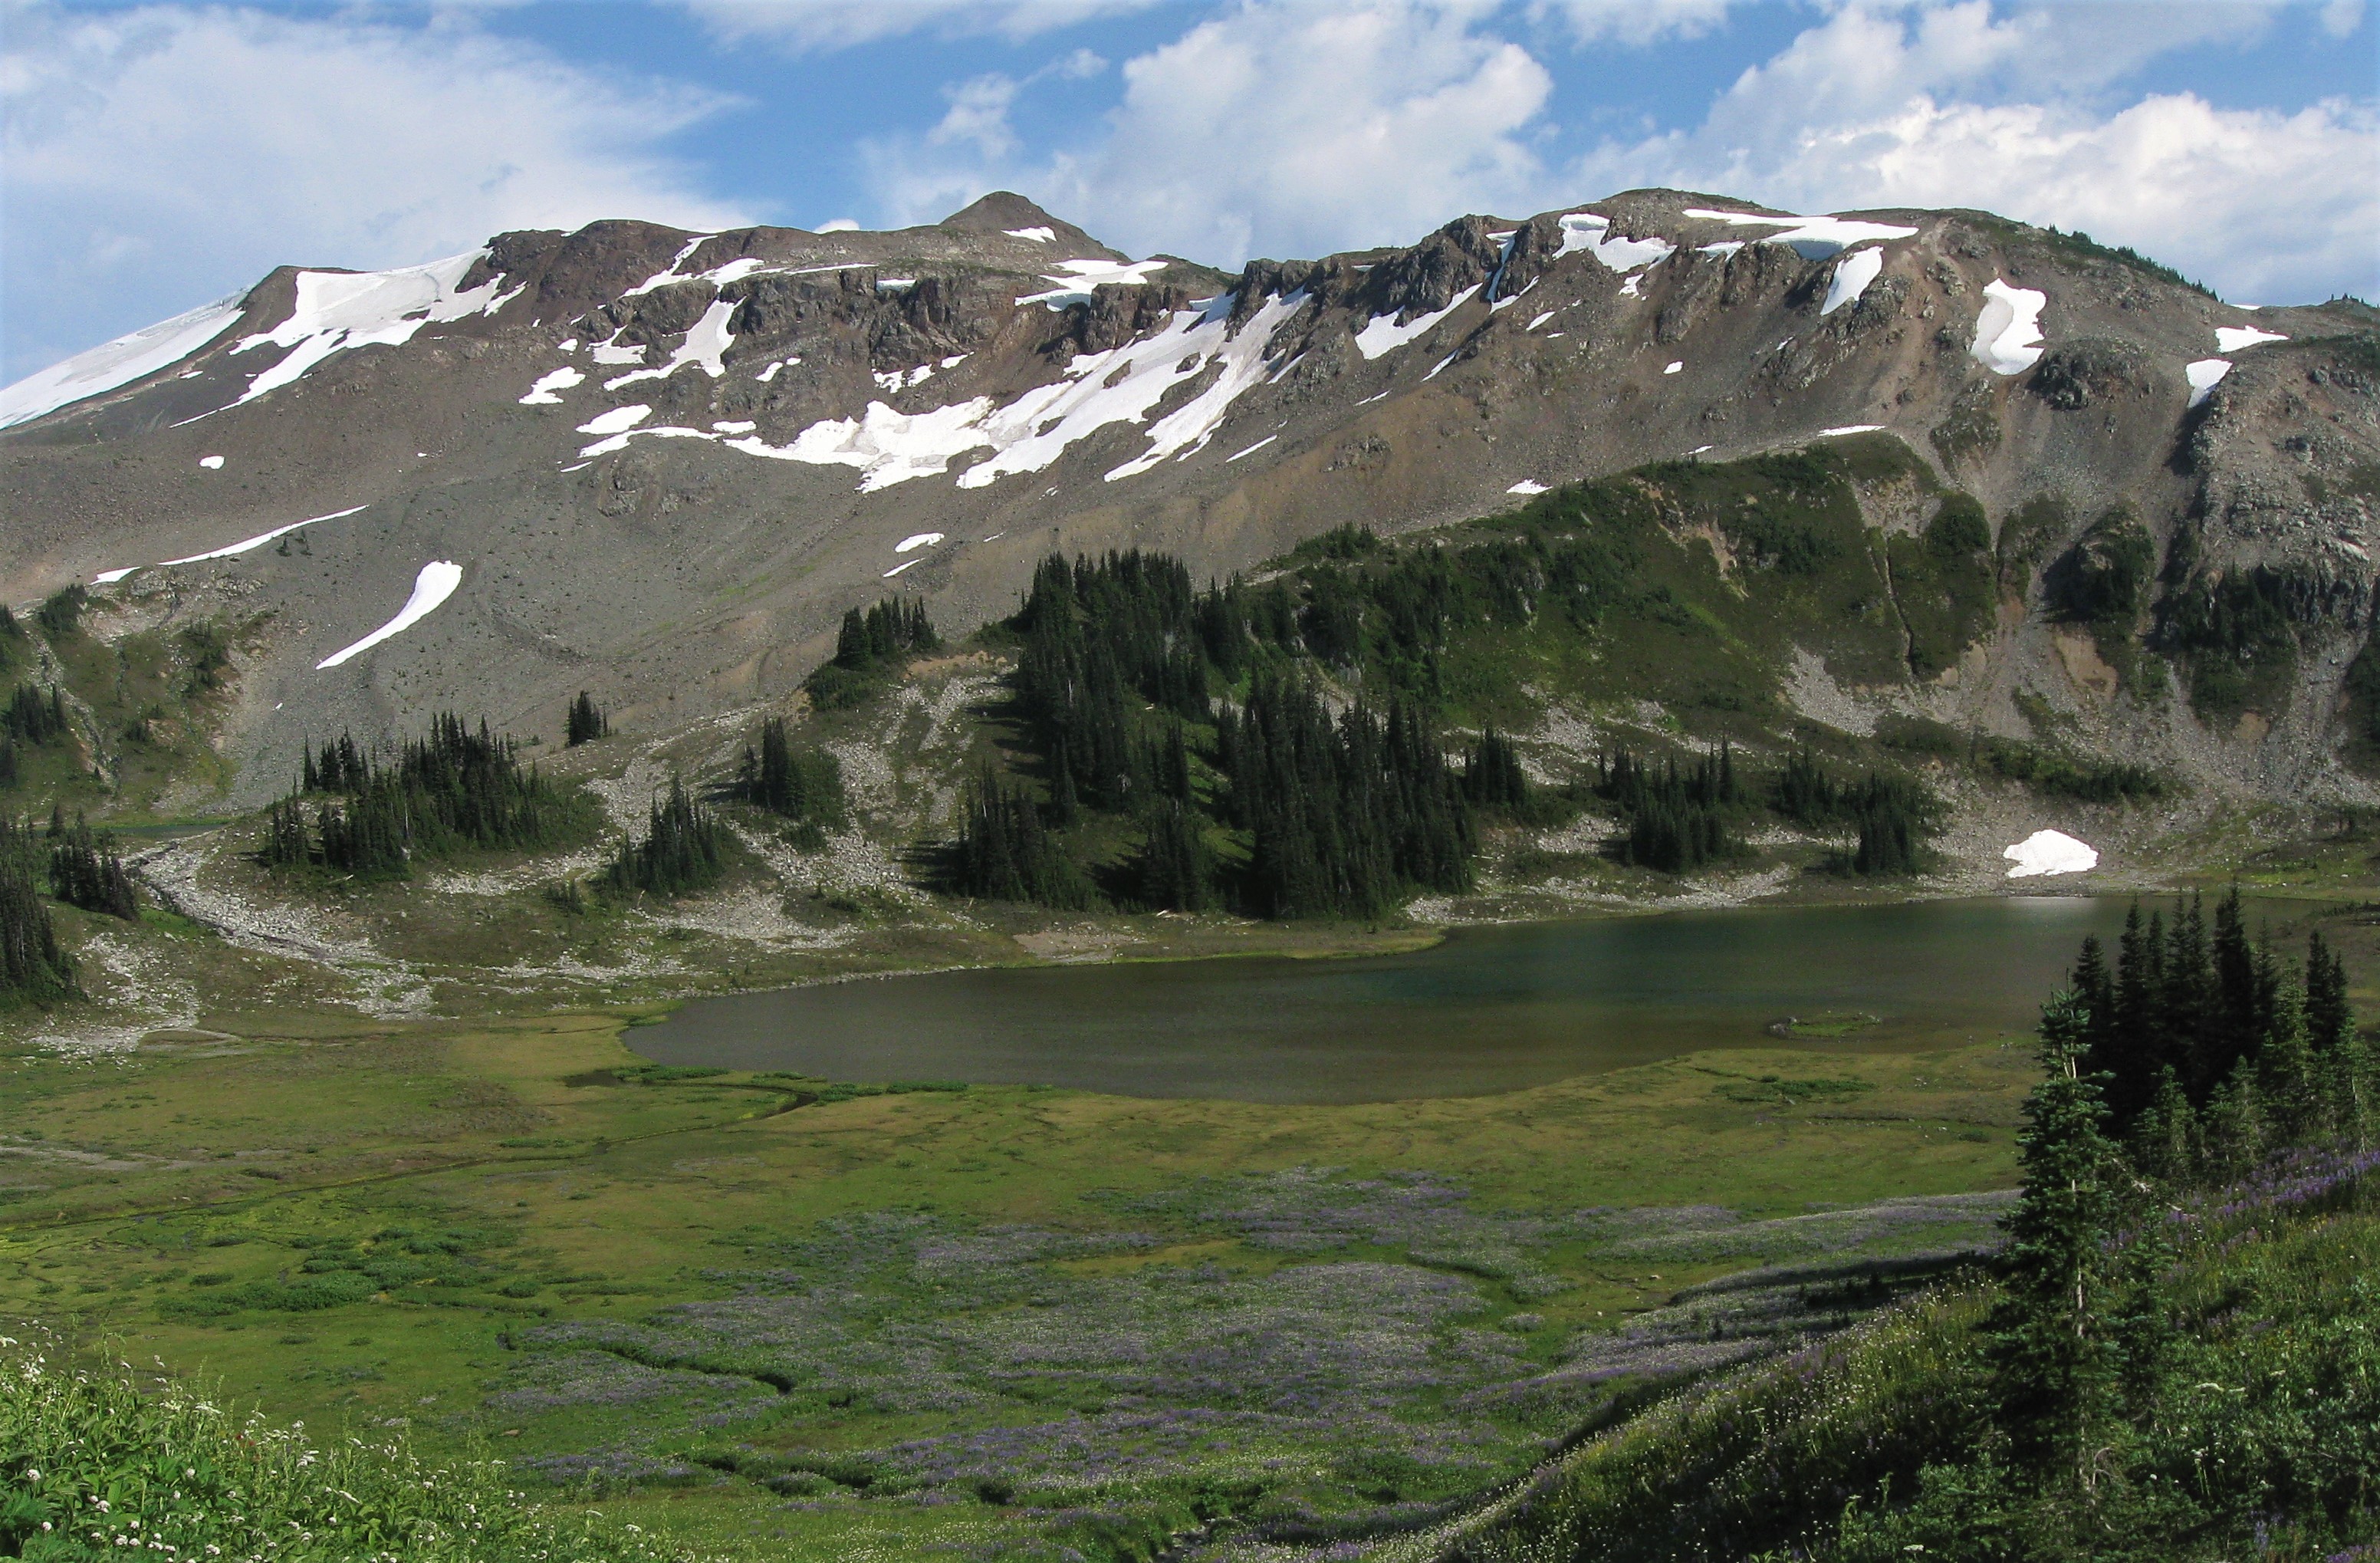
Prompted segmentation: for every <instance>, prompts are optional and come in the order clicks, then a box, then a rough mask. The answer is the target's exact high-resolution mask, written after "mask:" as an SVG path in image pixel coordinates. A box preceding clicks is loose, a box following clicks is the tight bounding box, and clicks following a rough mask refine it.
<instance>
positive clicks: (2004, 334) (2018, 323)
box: [1967, 277, 2049, 374]
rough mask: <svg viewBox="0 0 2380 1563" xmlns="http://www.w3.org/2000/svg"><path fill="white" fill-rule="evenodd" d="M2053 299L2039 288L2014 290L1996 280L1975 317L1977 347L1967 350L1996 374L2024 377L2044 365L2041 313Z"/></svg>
mask: <svg viewBox="0 0 2380 1563" xmlns="http://www.w3.org/2000/svg"><path fill="white" fill-rule="evenodd" d="M2048 302H2049V296H2048V295H2047V294H2046V293H2044V292H2042V291H2041V290H2040V289H2039V288H2036V287H2010V286H2009V285H2008V284H2007V283H2005V282H2002V281H2001V280H2000V279H1999V278H1998V277H1994V278H1992V280H1991V284H1990V286H1988V287H1985V289H1984V307H1983V309H1982V310H1980V311H1977V313H1976V315H1975V340H1974V345H1973V347H1971V348H1968V349H1967V351H1968V353H1969V354H1970V355H1971V356H1972V357H1973V359H1974V360H1975V361H1976V362H1977V363H1980V364H1982V365H1983V366H1984V367H1985V369H1988V370H1990V371H1991V372H1993V373H1994V374H2022V373H2023V372H2025V371H2026V370H2028V369H2031V368H2032V367H2033V366H2034V364H2036V363H2039V362H2040V361H2041V350H2042V343H2041V309H2042V306H2043V305H2044V304H2046V303H2048Z"/></svg>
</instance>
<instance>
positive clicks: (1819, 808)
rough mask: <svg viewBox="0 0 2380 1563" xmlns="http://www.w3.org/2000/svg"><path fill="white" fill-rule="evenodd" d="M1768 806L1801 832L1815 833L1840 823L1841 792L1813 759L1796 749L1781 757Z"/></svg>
mask: <svg viewBox="0 0 2380 1563" xmlns="http://www.w3.org/2000/svg"><path fill="white" fill-rule="evenodd" d="M1771 806H1772V807H1773V808H1775V809H1776V811H1777V812H1779V813H1780V814H1782V815H1784V816H1785V817H1786V818H1787V819H1789V820H1791V821H1792V822H1793V823H1794V824H1798V825H1802V826H1803V827H1804V828H1807V829H1812V830H1816V829H1824V828H1826V827H1828V826H1831V825H1836V824H1841V823H1842V820H1843V816H1844V811H1843V795H1842V788H1840V786H1839V785H1838V784H1837V783H1836V781H1835V778H1834V777H1833V776H1832V775H1829V774H1828V771H1827V768H1826V766H1825V765H1824V764H1822V763H1819V760H1818V758H1817V756H1816V755H1815V754H1812V753H1811V752H1810V751H1807V750H1804V749H1796V750H1794V751H1792V752H1791V753H1789V754H1787V755H1786V756H1785V764H1784V767H1783V769H1781V770H1779V772H1778V773H1777V779H1776V782H1775V783H1774V785H1773V786H1772V788H1771Z"/></svg>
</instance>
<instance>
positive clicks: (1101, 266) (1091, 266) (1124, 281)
mask: <svg viewBox="0 0 2380 1563" xmlns="http://www.w3.org/2000/svg"><path fill="white" fill-rule="evenodd" d="M1052 237H1053V238H1054V237H1055V236H1054V235H1053V236H1052ZM1164 269H1165V263H1164V262H1163V261H1061V262H1059V263H1058V264H1057V266H1056V268H1055V270H1054V272H1048V273H1044V274H1043V275H1042V277H1041V280H1042V281H1044V282H1046V283H1049V284H1050V285H1051V286H1050V291H1049V292H1047V293H1029V294H1026V296H1025V297H1024V298H1022V299H1017V300H1016V301H1017V302H1018V303H1019V304H1046V305H1048V306H1049V307H1050V309H1051V310H1062V309H1064V308H1065V307H1066V306H1067V305H1069V304H1087V303H1089V302H1090V301H1091V289H1092V288H1094V287H1100V286H1102V285H1104V284H1112V285H1114V286H1117V287H1140V286H1141V285H1142V284H1143V283H1146V282H1147V280H1148V279H1149V278H1150V277H1151V276H1152V275H1155V274H1157V273H1159V272H1161V271H1163V270H1164Z"/></svg>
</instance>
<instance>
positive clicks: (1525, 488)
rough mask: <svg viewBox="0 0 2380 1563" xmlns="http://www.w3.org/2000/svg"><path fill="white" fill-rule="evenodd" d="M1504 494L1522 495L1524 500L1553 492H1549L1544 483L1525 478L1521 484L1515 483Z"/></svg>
mask: <svg viewBox="0 0 2380 1563" xmlns="http://www.w3.org/2000/svg"><path fill="white" fill-rule="evenodd" d="M1504 492H1505V493H1506V494H1517V495H1522V496H1523V497H1524V498H1527V497H1530V496H1533V495H1540V494H1547V493H1550V492H1551V490H1549V489H1548V487H1547V486H1546V485H1545V484H1544V483H1541V482H1537V480H1536V479H1535V478H1523V479H1522V480H1521V481H1520V482H1517V483H1514V484H1513V485H1512V487H1511V488H1508V489H1506V490H1505V491H1504Z"/></svg>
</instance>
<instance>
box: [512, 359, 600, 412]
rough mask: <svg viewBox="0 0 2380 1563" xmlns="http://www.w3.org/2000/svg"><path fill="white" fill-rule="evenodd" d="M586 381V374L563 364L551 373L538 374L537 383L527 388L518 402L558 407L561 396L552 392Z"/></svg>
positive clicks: (527, 405)
mask: <svg viewBox="0 0 2380 1563" xmlns="http://www.w3.org/2000/svg"><path fill="white" fill-rule="evenodd" d="M586 383H587V376H586V375H584V374H582V373H580V372H578V371H577V370H575V369H573V368H571V367H570V366H569V365H567V364H565V365H563V367H561V368H560V369H557V370H555V371H554V372H553V373H551V374H540V375H539V376H538V377H537V384H536V385H531V386H530V387H529V388H528V395H527V396H525V397H521V399H520V404H521V406H523V407H560V406H561V405H562V398H561V397H557V396H555V395H554V394H553V393H554V392H556V391H566V390H568V389H570V387H571V386H573V385H585V384H586Z"/></svg>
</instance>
